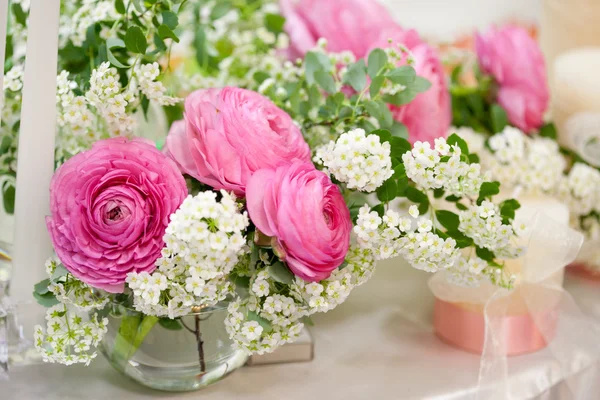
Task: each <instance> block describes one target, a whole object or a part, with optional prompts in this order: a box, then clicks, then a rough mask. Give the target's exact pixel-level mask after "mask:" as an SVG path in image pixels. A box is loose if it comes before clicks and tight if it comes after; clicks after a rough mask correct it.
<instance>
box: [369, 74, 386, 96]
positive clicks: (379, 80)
mask: <svg viewBox="0 0 600 400" xmlns="http://www.w3.org/2000/svg"><path fill="white" fill-rule="evenodd" d="M383 82H385V77H384V76H376V77H375V78H373V80H372V81H371V86H370V87H369V95H370V96H371V98H372V99H374V98H375V97H377V96H378V95H379V91H380V90H381V86H383Z"/></svg>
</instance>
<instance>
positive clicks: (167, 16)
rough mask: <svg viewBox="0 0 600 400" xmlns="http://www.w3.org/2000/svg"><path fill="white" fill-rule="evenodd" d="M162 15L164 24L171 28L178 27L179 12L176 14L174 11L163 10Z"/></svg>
mask: <svg viewBox="0 0 600 400" xmlns="http://www.w3.org/2000/svg"><path fill="white" fill-rule="evenodd" d="M161 15H162V22H163V24H165V25H166V26H168V27H169V28H171V29H175V28H177V25H179V18H178V17H177V14H175V13H174V12H173V11H163V12H162V14H161Z"/></svg>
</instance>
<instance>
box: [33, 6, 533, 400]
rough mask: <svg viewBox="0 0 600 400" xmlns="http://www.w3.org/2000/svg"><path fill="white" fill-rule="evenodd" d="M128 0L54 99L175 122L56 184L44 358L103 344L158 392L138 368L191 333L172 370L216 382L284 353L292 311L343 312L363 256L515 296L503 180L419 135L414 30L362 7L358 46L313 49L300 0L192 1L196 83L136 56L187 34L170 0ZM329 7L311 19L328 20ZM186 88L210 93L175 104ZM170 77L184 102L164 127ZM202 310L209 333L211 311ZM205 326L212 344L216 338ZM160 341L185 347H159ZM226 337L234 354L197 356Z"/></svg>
mask: <svg viewBox="0 0 600 400" xmlns="http://www.w3.org/2000/svg"><path fill="white" fill-rule="evenodd" d="M125 3H128V2H119V1H115V2H114V5H115V7H116V11H117V13H118V14H119V16H114V15H112V14H109V15H111V16H110V17H103V18H109V19H110V18H116V21H114V22H113V23H112V25H110V24H105V22H104V20H101V21H100V22H99V25H100V26H98V27H97V28H94V30H93V31H92V32H91V33H90V34H91V35H93V34H94V33H95V34H97V35H100V36H98V37H99V39H98V40H99V42H100V43H101V44H100V47H102V43H104V42H102V37H108V38H107V39H105V44H104V48H105V50H106V53H105V54H106V55H107V60H106V61H104V62H102V63H99V64H98V67H96V68H94V69H93V70H92V71H91V72H90V77H91V79H90V89H89V91H88V92H87V93H86V95H85V97H83V98H78V100H76V99H77V97H73V98H71V99H70V100H69V102H68V104H71V102H73V101H75V104H79V103H81V104H82V105H83V106H85V107H89V106H90V105H92V106H93V107H94V110H96V111H94V113H96V112H97V113H98V114H95V115H96V118H98V119H99V121H101V122H102V125H101V126H102V127H103V129H104V128H106V127H111V126H114V127H119V126H126V125H120V124H119V123H118V121H120V119H121V118H125V119H127V118H130V114H131V113H132V112H134V110H137V106H138V105H139V107H140V108H141V109H142V111H144V110H143V109H144V108H145V106H144V105H146V106H147V105H148V101H146V100H145V99H154V100H156V101H159V102H160V103H161V104H163V105H166V107H167V108H168V109H169V113H170V114H169V115H170V116H171V117H170V118H171V119H172V120H173V123H172V124H171V128H170V132H169V134H168V136H167V138H166V141H165V144H164V148H162V150H159V149H158V148H157V147H156V146H155V145H154V144H153V143H152V142H150V141H148V140H146V139H142V138H135V137H116V138H106V139H102V140H99V141H96V142H95V143H94V144H93V145H92V146H91V149H89V150H85V151H80V152H78V153H77V154H76V155H74V156H72V157H69V158H68V159H67V160H66V161H65V162H64V163H63V164H62V165H61V166H60V167H59V168H58V170H57V171H56V173H55V175H54V178H53V180H52V184H51V192H50V198H51V201H50V203H51V215H50V216H49V217H48V219H47V226H48V230H49V232H50V235H51V237H52V240H53V244H54V248H55V251H56V255H57V259H51V260H50V261H49V262H48V263H47V272H48V276H49V277H48V279H46V280H45V281H43V282H40V283H39V284H38V285H36V286H35V291H34V296H35V297H36V298H37V300H38V301H39V302H40V303H41V304H43V305H46V306H48V307H51V308H50V309H49V311H48V314H47V324H46V327H38V328H37V330H36V346H37V348H38V349H39V350H40V351H41V352H42V354H43V356H44V358H45V359H46V360H47V361H50V362H59V363H65V364H73V363H85V364H88V363H89V362H90V361H91V360H92V359H93V358H94V357H96V355H97V353H96V351H95V347H96V346H100V347H101V350H102V352H103V353H104V354H105V355H106V356H107V357H108V358H109V360H111V361H112V362H113V365H115V366H117V368H118V369H120V370H122V371H124V372H125V373H126V374H128V375H130V376H132V377H133V378H134V379H136V380H138V381H140V382H142V383H144V384H147V385H150V386H153V384H152V381H155V380H156V379H158V378H157V377H156V376H154V377H151V378H149V377H148V376H149V375H148V372H147V371H146V370H144V369H143V367H144V366H152V367H153V368H156V365H154V364H152V362H154V361H155V360H156V359H159V358H161V357H162V358H163V359H166V358H168V357H171V358H173V357H174V355H173V354H175V353H177V352H176V351H175V350H174V349H173V348H174V346H175V344H176V343H179V342H182V343H183V342H185V343H188V342H189V341H190V340H191V341H192V342H193V345H194V349H195V351H194V352H195V353H196V355H195V359H196V360H197V362H195V363H193V364H191V365H192V366H191V367H189V365H188V366H186V368H187V369H186V372H185V373H186V374H188V376H192V377H193V380H198V377H205V376H212V378H210V379H213V378H215V377H216V378H219V377H221V376H223V375H224V374H226V373H227V372H230V371H231V370H232V369H235V368H236V367H237V366H239V365H241V363H239V362H238V361H239V357H237V356H235V358H236V360H238V361H235V362H230V361H231V360H232V359H233V358H234V356H233V355H232V354H234V353H235V354H238V353H237V352H242V353H243V354H251V353H257V354H262V353H265V352H270V351H273V350H275V349H276V348H277V347H279V346H281V345H283V344H285V343H288V342H291V341H294V340H295V339H296V338H297V337H298V335H299V333H300V331H301V329H302V328H303V325H304V324H306V323H311V322H310V316H311V315H313V314H315V313H317V312H326V311H329V310H331V309H333V308H334V307H336V306H337V305H339V304H341V303H342V302H343V301H344V300H345V299H346V298H347V297H348V295H349V294H350V292H351V290H352V289H353V288H354V287H356V286H358V285H360V284H362V283H364V282H365V281H367V280H368V279H369V277H370V276H371V274H372V273H373V270H374V267H375V263H376V262H377V261H378V260H382V259H386V258H391V257H396V256H403V257H404V258H405V259H406V260H407V261H408V262H409V263H410V264H411V265H412V266H413V267H415V268H418V269H422V270H425V271H429V272H436V271H440V270H443V271H445V272H447V277H448V279H449V280H450V281H452V282H454V283H456V284H457V285H462V286H467V287H477V286H479V285H480V284H482V283H483V282H490V283H491V284H493V285H496V286H499V287H503V288H511V287H512V286H513V285H514V283H515V281H516V280H517V276H516V275H514V274H513V272H511V271H510V270H509V269H508V268H506V265H507V261H506V260H510V259H514V258H517V257H519V256H520V255H522V253H523V251H524V247H523V245H522V243H519V240H518V237H519V236H520V235H521V234H522V233H523V232H526V230H527V229H526V226H522V225H517V224H515V223H514V217H515V212H516V210H517V209H519V207H520V205H519V203H518V202H517V201H515V200H512V199H506V200H504V201H502V202H497V201H495V200H494V198H495V196H496V195H498V194H499V193H500V185H499V183H498V182H496V181H493V180H491V178H490V175H489V173H484V172H483V171H482V168H481V166H480V164H479V160H480V157H479V156H478V155H477V154H476V153H473V152H471V151H470V150H469V147H468V145H467V142H466V141H465V140H463V139H462V138H461V137H460V136H458V135H455V134H453V135H450V136H449V137H448V138H447V139H445V138H444V137H438V136H445V135H446V133H447V125H448V124H449V122H450V105H449V95H448V92H447V90H446V86H445V85H446V84H445V79H444V76H443V69H442V67H441V64H440V61H439V58H438V57H437V53H436V52H435V50H434V49H433V48H431V47H430V46H428V45H427V44H426V43H424V42H423V41H421V39H420V38H419V36H418V34H417V33H416V32H414V31H406V30H403V29H401V28H400V27H398V26H396V25H395V24H393V23H392V22H391V21H389V26H387V25H386V26H384V25H382V24H381V21H380V19H379V17H381V16H382V15H383V16H385V12H383V13H382V12H381V9H380V8H378V7H377V6H376V5H370V6H369V7H367V6H366V5H365V4H366V3H364V2H357V4H356V7H352V8H350V9H349V11H348V12H349V13H350V14H348V15H349V16H352V18H350V17H348V18H344V19H342V20H341V22H342V23H344V24H349V25H348V26H346V25H343V28H344V29H347V30H348V32H351V31H352V29H354V25H353V24H352V23H351V21H353V20H355V19H363V18H364V19H365V21H366V22H365V23H364V24H361V25H360V27H361V29H364V30H365V31H364V32H361V33H360V34H356V35H354V34H353V35H351V36H340V37H337V38H331V40H328V39H319V38H318V37H314V38H313V37H311V36H310V35H312V33H310V34H309V31H308V29H307V26H309V25H311V26H319V27H320V28H323V29H326V27H327V26H330V22H329V21H326V20H315V21H312V22H311V21H309V20H310V18H317V16H316V14H314V13H310V12H307V11H306V10H307V9H310V6H311V5H310V3H311V2H310V1H305V2H300V3H298V4H291V3H289V2H286V1H283V2H282V3H281V4H282V9H281V10H282V12H283V14H284V15H285V16H286V17H287V22H286V23H285V25H284V19H283V18H282V17H281V15H279V14H276V13H274V12H273V10H272V9H271V8H268V12H267V11H266V10H267V7H268V6H271V5H270V4H265V5H264V6H265V8H264V9H261V8H259V10H260V12H259V11H256V9H252V11H247V12H243V10H247V9H246V8H244V7H247V5H244V4H242V5H236V6H233V5H230V6H228V7H226V8H225V9H222V7H221V6H220V5H219V2H216V3H210V4H209V5H207V6H206V7H207V8H202V9H200V10H195V11H199V14H197V15H199V18H200V21H201V27H202V31H201V32H202V33H197V36H196V43H195V45H194V46H195V48H196V54H195V55H196V57H195V58H196V61H198V64H199V65H201V68H200V70H198V69H197V67H196V68H192V69H190V68H189V66H187V65H186V63H188V62H189V61H183V62H182V63H180V64H179V66H176V65H173V64H176V63H175V62H173V60H171V59H167V60H166V62H165V63H164V64H160V63H159V62H158V61H156V64H155V63H154V62H155V61H154V60H156V59H157V55H159V54H161V53H160V52H161V49H163V47H162V46H163V45H164V44H166V45H168V46H171V45H173V43H174V42H177V41H178V40H180V37H179V35H181V38H182V39H183V37H184V36H185V30H181V28H179V29H178V26H179V25H178V24H179V22H178V21H179V18H174V17H173V15H174V14H176V16H177V15H179V17H181V20H184V16H185V15H186V14H185V7H184V5H183V3H180V2H177V1H172V2H153V1H148V0H146V1H145V2H144V4H140V3H141V2H136V1H133V3H132V4H133V5H132V6H131V7H129V6H127V5H126V4H125ZM171 3H172V4H171ZM136 4H137V6H136ZM261 4H262V3H261ZM261 4H259V6H260V5H261ZM336 4H337V6H339V7H341V2H330V6H328V7H325V9H323V10H320V11H323V13H322V14H319V15H320V16H321V17H323V16H325V15H335V14H336V13H337V12H338V11H339V8H336V6H335V5H336ZM344 4H345V3H344ZM361 4H362V6H361ZM364 7H367V8H368V10H369V12H368V13H367V12H366V9H365V8H364ZM144 10H146V11H144ZM302 10H304V11H302ZM255 11H256V12H255ZM231 13H233V14H234V15H236V16H237V17H235V18H238V19H237V23H231V22H230V21H229V20H230V19H231V18H233V17H231ZM93 15H94V16H96V13H93ZM147 15H154V16H155V17H156V18H154V17H152V19H151V22H150V23H151V25H144V21H145V19H144V18H146V16H147ZM256 15H260V18H258V20H260V21H262V22H261V23H263V24H264V26H263V27H262V28H257V18H256ZM94 18H95V17H94ZM194 18H195V17H194ZM235 18H234V19H235ZM240 18H242V19H243V20H240ZM307 18H308V20H307ZM353 18H354V19H353ZM136 21H139V22H140V23H137V22H136ZM130 22H132V24H130ZM324 22H327V23H324ZM104 25H110V26H112V27H113V28H112V29H111V30H110V31H109V32H104V31H103V26H104ZM284 26H285V28H286V30H287V31H288V33H289V36H288V35H286V34H285V33H284V32H283V27H284ZM320 28H319V29H320ZM245 29H248V30H245ZM250 31H252V32H256V33H254V36H252V34H250V33H249V32H250ZM176 32H179V35H178V34H177V33H176ZM311 32H312V31H311ZM353 33H356V32H353ZM375 33H377V34H375ZM140 34H141V36H140ZM248 35H250V36H248ZM318 35H319V36H328V35H329V33H328V32H327V31H323V32H319V33H318ZM375 36H376V37H377V38H376V39H373V40H372V41H371V39H369V38H373V37H375ZM86 37H87V36H86ZM225 37H227V38H230V39H231V43H232V44H233V45H234V46H228V45H227V43H230V42H227V41H225V42H226V43H224V40H225V39H224V38H225ZM157 38H158V39H157ZM348 38H352V39H353V40H356V42H355V43H354V44H356V47H353V46H350V43H344V42H343V40H345V39H348ZM249 39H251V40H249ZM69 40H70V41H69V44H67V46H74V47H75V48H78V47H77V46H80V45H81V43H80V42H75V41H73V40H74V39H73V38H70V39H69ZM86 40H87V39H86ZM150 40H152V42H150V43H148V42H149V41H150ZM337 40H340V42H337ZM181 41H182V42H183V40H181ZM286 41H287V42H289V46H283V44H286V43H285V42H286ZM365 41H366V42H365ZM83 43H84V45H85V41H84V42H83ZM238 44H239V45H240V46H235V45H238ZM173 47H175V46H173ZM282 47H283V48H282ZM165 48H166V47H165ZM297 56H299V57H301V58H298V59H295V58H294V57H297ZM287 57H292V59H293V60H294V61H291V60H288V59H286V58H287ZM148 61H152V63H150V62H148ZM264 63H268V67H267V66H266V65H265V64H264ZM161 65H162V66H161ZM263 66H264V68H262V67H263ZM171 69H172V70H171ZM162 70H165V71H167V70H171V72H170V73H172V75H169V74H165V75H164V76H163V75H161V72H160V71H162ZM67 75H69V74H68V73H65V74H63V78H65V77H67ZM158 76H163V81H157V80H156V79H157V77H158ZM175 77H177V79H175ZM193 77H196V78H193ZM198 77H200V78H198ZM170 79H173V81H170ZM194 79H195V80H194ZM197 81H201V82H203V83H204V85H206V86H207V87H204V88H201V89H198V90H192V91H191V93H189V94H188V93H187V92H188V89H190V87H192V86H194V83H190V82H197ZM122 82H128V83H126V84H125V85H124V84H123V83H122ZM132 82H133V83H132ZM163 82H164V83H163ZM169 83H170V84H172V86H169V87H173V88H176V90H177V91H178V92H180V93H181V95H185V97H186V98H185V102H184V104H183V110H180V111H183V112H182V113H179V112H178V111H177V110H178V107H179V104H178V103H177V102H176V99H175V96H170V95H167V93H166V91H167V89H166V87H167V86H164V85H168V84H169ZM67 86H68V87H69V88H70V87H71V86H74V85H72V84H69V85H67ZM67 86H66V87H67ZM132 88H139V90H140V91H141V92H135V91H134V94H133V95H130V93H131V92H130V91H131V90H132ZM136 93H137V94H136ZM140 93H141V95H140ZM107 96H108V97H107ZM121 96H122V97H121ZM127 96H129V97H127ZM117 111H119V112H123V113H124V115H122V116H120V114H119V115H117V114H118V113H117ZM105 112H106V113H105ZM135 112H137V111H135ZM179 115H182V116H183V118H182V119H179V120H178V119H177V116H179ZM115 118H116V119H115ZM111 121H112V122H111ZM113 122H114V124H113V125H111V123H113ZM105 124H106V125H105ZM89 129H90V130H93V129H92V128H89ZM109 136H110V135H109ZM125 136H131V135H129V134H125ZM411 143H412V144H411ZM398 203H400V204H401V207H400V208H399V209H398V208H397V204H398ZM217 311H218V312H220V313H221V315H222V319H220V320H219V319H218V318H215V317H211V318H210V319H209V318H208V317H209V316H210V315H208V314H211V313H212V314H214V312H217ZM215 320H216V323H210V321H213V322H215ZM207 324H208V325H207ZM219 327H223V328H224V329H225V331H226V336H227V337H226V338H224V337H223V336H218V335H217V336H213V333H214V332H212V330H213V328H214V329H219ZM159 328H160V329H162V330H164V331H171V332H173V335H175V332H177V331H179V332H182V334H185V337H179V336H178V339H175V336H168V337H170V338H171V339H170V340H169V342H168V343H161V342H160V339H159V335H158V334H155V331H156V330H157V329H159ZM188 331H189V333H191V335H190V334H189V333H188ZM225 342H228V343H230V344H231V348H232V349H235V351H234V352H228V353H227V354H225V355H223V354H222V353H219V351H220V350H219V351H213V350H214V348H213V347H215V346H217V347H219V346H221V347H222V346H223V343H225ZM161 348H164V349H165V351H163V353H164V354H160V355H159V354H157V353H153V354H150V353H149V352H151V351H153V350H157V349H158V350H160V349H161ZM211 348H212V350H211ZM221 349H222V348H221ZM209 352H212V353H214V357H213V358H211V356H210V355H208V353H209ZM166 353H169V354H166ZM184 353H186V354H188V353H189V351H185V352H184ZM177 354H179V353H177ZM136 357H137V358H136ZM182 357H183V355H182ZM149 359H151V360H154V361H152V362H151V361H149ZM132 360H133V361H132ZM171 361H172V360H171ZM186 365H187V364H186ZM149 370H150V369H149ZM178 371H179V370H178ZM213 371H216V372H215V373H214V374H213ZM173 374H175V373H174V372H173V373H172V374H171V376H172V375H173ZM165 375H166V374H165ZM156 386H157V385H154V387H156ZM182 387H184V386H172V385H171V386H168V388H170V389H174V388H175V389H181V388H182ZM192 387H197V386H192ZM185 388H190V386H185Z"/></svg>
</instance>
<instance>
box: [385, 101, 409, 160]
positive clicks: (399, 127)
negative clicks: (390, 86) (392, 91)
mask: <svg viewBox="0 0 600 400" xmlns="http://www.w3.org/2000/svg"><path fill="white" fill-rule="evenodd" d="M386 109H387V106H386ZM391 115H392V114H391V113H390V116H391ZM391 131H392V136H396V137H399V138H403V139H408V129H407V128H406V125H404V124H403V123H402V122H398V121H393V123H392V129H391ZM409 150H410V149H409Z"/></svg>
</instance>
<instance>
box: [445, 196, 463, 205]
mask: <svg viewBox="0 0 600 400" xmlns="http://www.w3.org/2000/svg"><path fill="white" fill-rule="evenodd" d="M460 199H461V197H458V196H455V195H450V196H448V197H446V201H449V202H451V203H455V202H457V201H460Z"/></svg>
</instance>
